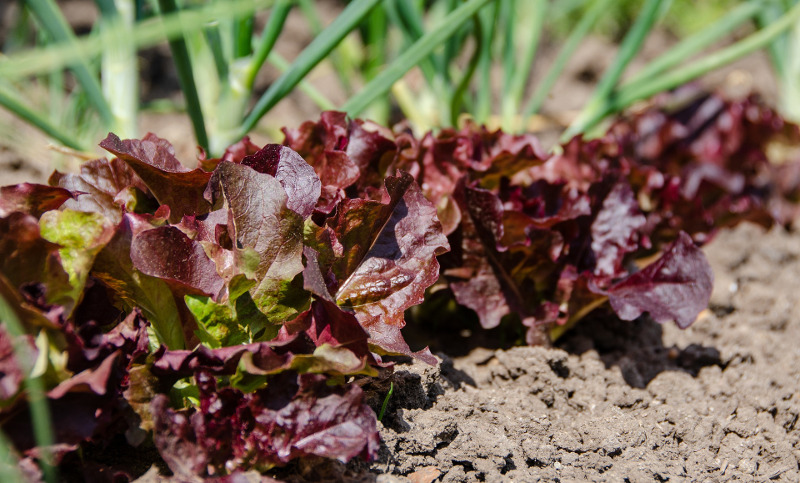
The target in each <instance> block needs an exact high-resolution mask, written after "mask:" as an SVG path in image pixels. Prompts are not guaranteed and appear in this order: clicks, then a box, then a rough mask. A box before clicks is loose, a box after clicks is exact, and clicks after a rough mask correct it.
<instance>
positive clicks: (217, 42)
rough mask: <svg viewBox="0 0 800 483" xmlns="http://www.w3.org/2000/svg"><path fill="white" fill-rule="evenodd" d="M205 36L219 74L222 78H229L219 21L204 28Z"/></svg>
mask: <svg viewBox="0 0 800 483" xmlns="http://www.w3.org/2000/svg"><path fill="white" fill-rule="evenodd" d="M203 36H204V37H205V41H206V43H207V44H208V47H209V48H210V49H211V56H212V57H213V58H214V67H215V68H216V69H217V76H218V77H219V78H220V79H223V80H227V78H228V59H227V58H226V57H225V49H224V48H223V47H222V36H221V35H220V33H219V22H214V23H212V24H209V25H206V27H205V28H204V29H203Z"/></svg>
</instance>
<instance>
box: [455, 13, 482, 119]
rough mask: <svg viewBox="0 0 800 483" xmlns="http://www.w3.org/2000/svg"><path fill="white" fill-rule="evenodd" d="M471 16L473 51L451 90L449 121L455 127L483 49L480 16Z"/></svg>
mask: <svg viewBox="0 0 800 483" xmlns="http://www.w3.org/2000/svg"><path fill="white" fill-rule="evenodd" d="M472 18H473V23H474V24H475V51H474V52H473V53H472V57H471V58H470V60H469V65H468V66H467V71H466V72H464V75H463V76H462V77H461V80H460V81H459V82H458V85H457V86H456V88H455V90H454V91H453V98H452V99H453V100H452V101H451V102H452V105H451V107H450V115H451V116H452V118H451V120H450V122H451V124H452V125H453V126H456V127H458V116H459V114H460V113H461V103H462V101H463V99H464V93H465V92H466V91H467V87H468V86H469V83H470V81H471V80H472V76H473V75H474V74H475V69H476V68H477V67H478V63H479V62H480V59H481V52H482V51H483V43H484V42H485V40H484V38H483V28H482V26H481V20H480V18H479V17H478V15H477V14H476V15H474V16H473V17H472Z"/></svg>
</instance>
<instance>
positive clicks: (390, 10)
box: [373, 0, 436, 86]
mask: <svg viewBox="0 0 800 483" xmlns="http://www.w3.org/2000/svg"><path fill="white" fill-rule="evenodd" d="M398 1H399V0H387V1H386V2H384V3H383V5H382V7H383V8H384V11H385V12H386V16H387V17H388V18H389V20H390V23H392V24H394V25H396V26H397V27H398V28H399V29H400V32H401V33H402V34H403V37H404V38H405V41H406V43H407V44H408V46H410V45H413V43H414V42H416V41H417V40H418V39H419V37H420V36H422V35H424V32H423V33H421V34H419V35H415V34H414V32H413V31H412V29H411V28H409V27H408V25H406V23H405V22H404V21H403V18H402V16H401V15H400V12H399V10H398V9H397V2H398ZM408 46H404V48H403V49H402V50H405V49H406V48H407V47H408ZM418 67H419V69H420V71H422V75H423V76H424V77H425V81H426V82H427V83H428V85H429V86H432V85H434V84H435V83H436V80H435V79H436V67H435V66H434V65H433V60H432V59H431V58H430V57H426V58H424V59H422V60H421V61H420V62H419V64H418ZM373 77H374V76H373Z"/></svg>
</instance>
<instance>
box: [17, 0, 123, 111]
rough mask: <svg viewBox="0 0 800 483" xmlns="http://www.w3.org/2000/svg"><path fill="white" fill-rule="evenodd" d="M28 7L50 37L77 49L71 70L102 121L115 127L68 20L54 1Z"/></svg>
mask: <svg viewBox="0 0 800 483" xmlns="http://www.w3.org/2000/svg"><path fill="white" fill-rule="evenodd" d="M26 2H27V4H28V7H29V8H30V9H31V11H32V12H33V13H34V14H35V15H36V18H37V19H38V20H39V22H41V23H42V26H43V27H44V28H45V29H46V30H47V32H48V34H49V35H50V37H52V38H53V39H54V40H55V41H56V42H60V43H62V44H64V45H66V46H68V47H69V48H70V49H75V51H76V52H77V56H76V57H77V58H76V59H75V60H74V61H73V62H71V63H70V64H71V65H70V69H72V71H73V72H74V73H75V78H76V79H77V81H78V83H79V84H80V85H81V87H82V88H83V90H84V91H85V92H86V95H87V96H88V97H89V100H90V101H91V102H92V105H93V106H94V108H95V109H96V110H97V113H98V114H99V115H100V119H102V120H103V122H104V123H105V124H106V125H107V126H113V122H114V116H113V115H112V114H111V109H110V108H109V106H108V103H107V102H106V99H105V97H103V91H102V89H101V88H100V84H99V83H98V82H97V78H96V77H95V76H94V75H93V74H92V72H91V69H90V68H89V63H88V62H87V60H86V59H87V58H88V55H86V54H84V52H83V51H82V50H81V48H80V45H79V44H78V43H77V42H76V38H75V34H74V33H73V32H72V29H71V28H70V27H69V24H68V23H67V20H66V19H65V18H64V15H62V13H61V10H59V9H58V6H56V4H55V2H54V1H53V0H26Z"/></svg>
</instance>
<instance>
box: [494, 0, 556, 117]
mask: <svg viewBox="0 0 800 483" xmlns="http://www.w3.org/2000/svg"><path fill="white" fill-rule="evenodd" d="M525 5H526V6H527V7H528V8H527V9H526V10H527V11H528V15H526V16H525V19H526V20H527V21H526V22H524V24H525V26H526V28H525V29H524V30H522V32H521V34H520V37H521V39H522V48H523V54H522V58H521V59H515V62H514V63H513V67H512V71H511V72H507V73H506V74H507V75H510V76H511V78H510V81H509V83H508V89H507V90H506V92H505V93H504V95H503V106H502V113H503V129H504V130H506V131H507V132H516V131H519V129H520V127H521V125H520V124H521V123H520V122H519V120H518V118H517V114H518V113H519V112H520V107H521V104H522V97H523V95H524V94H525V86H526V85H527V83H528V79H529V77H530V72H531V67H532V66H533V59H534V58H535V57H536V50H537V49H538V47H539V40H540V39H541V36H542V29H543V26H544V19H545V16H546V14H547V2H546V1H545V0H527V1H526V3H525ZM515 13H517V12H515ZM515 50H516V49H515Z"/></svg>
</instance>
